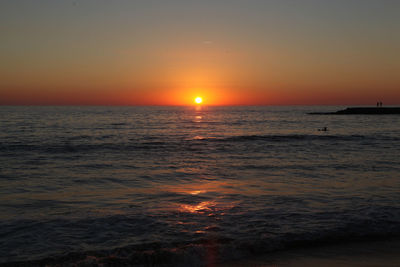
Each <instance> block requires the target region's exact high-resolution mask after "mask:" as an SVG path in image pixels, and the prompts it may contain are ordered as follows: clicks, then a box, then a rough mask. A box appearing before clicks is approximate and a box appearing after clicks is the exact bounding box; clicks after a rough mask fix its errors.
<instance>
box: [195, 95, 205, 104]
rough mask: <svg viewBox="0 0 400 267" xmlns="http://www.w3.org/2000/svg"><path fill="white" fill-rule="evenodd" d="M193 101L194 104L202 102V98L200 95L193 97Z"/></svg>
mask: <svg viewBox="0 0 400 267" xmlns="http://www.w3.org/2000/svg"><path fill="white" fill-rule="evenodd" d="M194 102H195V103H196V104H201V103H203V98H201V97H196V98H195V99H194Z"/></svg>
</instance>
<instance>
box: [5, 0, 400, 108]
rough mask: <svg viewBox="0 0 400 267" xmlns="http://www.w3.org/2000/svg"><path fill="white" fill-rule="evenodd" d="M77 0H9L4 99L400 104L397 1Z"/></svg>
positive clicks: (399, 5) (99, 102)
mask: <svg viewBox="0 0 400 267" xmlns="http://www.w3.org/2000/svg"><path fill="white" fill-rule="evenodd" d="M150 2H151V1H150ZM322 2H323V3H322ZM77 3H78V4H76V3H75V4H74V2H73V1H68V0H66V1H62V2H61V1H60V2H58V1H57V2H55V1H49V0H43V3H41V5H40V6H38V5H36V4H35V3H34V2H32V1H31V2H29V1H22V2H20V3H16V2H14V1H9V2H7V3H6V4H4V6H3V7H2V11H1V12H2V13H3V14H2V16H1V18H0V23H1V25H2V27H1V28H0V34H1V36H2V45H1V47H0V56H1V58H2V60H1V62H0V104H1V105H14V104H15V105H19V104H21V105H191V104H193V99H194V98H195V97H196V96H202V97H203V98H204V104H206V105H325V104H328V105H337V104H343V105H350V104H361V105H367V104H369V105H374V104H375V103H376V101H382V102H384V103H385V104H387V105H395V104H400V75H399V73H398V72H399V71H398V70H399V69H400V52H399V49H398V48H399V47H400V35H399V34H398V32H400V18H399V16H398V12H396V10H397V11H398V10H400V3H399V2H395V1H385V0H384V1H369V0H366V1H352V0H350V2H347V1H335V2H334V3H333V1H332V2H330V1H329V2H325V1H314V0H304V1H298V2H293V1H285V0H282V1H265V2H263V1H256V0H249V1H246V3H244V1H236V0H232V1H225V0H221V1H217V2H215V1H209V0H205V1H192V0H188V1H184V2H183V1H178V0H171V1H165V2H160V3H158V2H157V4H155V3H153V4H152V3H149V2H145V1H143V2H140V1H139V2H129V1H113V2H98V1H91V0H88V1H82V2H77Z"/></svg>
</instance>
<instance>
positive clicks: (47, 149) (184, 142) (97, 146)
mask: <svg viewBox="0 0 400 267" xmlns="http://www.w3.org/2000/svg"><path fill="white" fill-rule="evenodd" d="M83 139H84V140H82V141H84V142H77V141H76V140H75V138H72V139H71V140H67V141H65V140H63V141H59V142H57V141H56V142H54V143H47V142H46V143H45V142H43V143H39V142H38V143H33V142H31V143H29V142H22V141H19V142H15V141H14V142H0V152H3V153H4V152H13V151H27V152H44V153H50V154H53V153H78V152H90V151H98V150H106V151H107V150H108V151H140V150H162V151H177V150H185V149H186V150H197V149H198V148H199V147H197V146H196V145H198V144H199V143H200V144H201V143H210V144H215V143H222V144H225V143H246V142H247V143H253V142H257V143H260V142H262V143H279V142H285V143H292V142H314V141H316V142H317V141H318V142H319V141H321V142H324V141H329V142H331V141H341V142H359V143H360V144H372V143H374V142H376V141H385V142H394V141H400V138H398V137H388V136H366V135H301V134H288V135H239V136H227V137H201V138H199V137H198V136H196V137H195V138H193V139H187V138H186V139H185V138H183V137H182V138H181V139H179V138H171V139H162V138H161V137H160V138H156V137H143V138H141V139H130V140H128V141H126V142H121V141H118V142H112V141H111V140H110V141H98V140H94V141H91V140H88V139H89V137H88V136H85V137H84V138H83ZM300 144H301V143H300Z"/></svg>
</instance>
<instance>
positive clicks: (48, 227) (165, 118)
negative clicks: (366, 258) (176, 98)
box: [0, 107, 400, 266]
mask: <svg viewBox="0 0 400 267" xmlns="http://www.w3.org/2000/svg"><path fill="white" fill-rule="evenodd" d="M337 109H340V107H209V108H206V107H203V108H202V109H199V108H197V109H196V108H194V107H1V108H0V130H1V131H0V204H1V206H0V263H5V262H13V261H30V262H31V263H32V264H33V263H38V264H39V263H40V264H44V263H50V264H52V263H54V262H58V263H59V262H64V263H65V262H67V263H74V264H76V263H82V262H83V263H87V262H89V263H91V264H97V263H99V264H100V263H104V264H108V263H110V264H111V263H118V264H121V265H124V264H126V265H132V264H144V265H146V264H147V265H152V264H172V265H178V264H181V265H187V264H192V265H193V264H194V265H199V266H202V265H209V264H211V263H213V262H221V261H224V260H232V259H235V258H243V257H249V256H251V255H254V254H260V253H265V252H268V251H273V250H276V249H285V248H287V247H291V246H296V245H302V246H303V245H308V244H316V243H318V244H319V243H331V242H347V241H351V240H376V239H380V238H386V237H394V238H397V237H398V236H399V235H400V116H398V115H385V116H377V115H370V116H366V115H349V116H334V115H332V116H321V115H320V116H318V115H315V116H312V115H306V114H305V113H306V112H311V111H335V110H337ZM325 126H326V127H328V130H329V131H327V132H322V131H318V130H317V129H318V128H322V127H325ZM37 260H41V261H37Z"/></svg>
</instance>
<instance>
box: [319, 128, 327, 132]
mask: <svg viewBox="0 0 400 267" xmlns="http://www.w3.org/2000/svg"><path fill="white" fill-rule="evenodd" d="M318 131H321V132H326V131H328V128H327V127H323V128H321V129H318Z"/></svg>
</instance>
